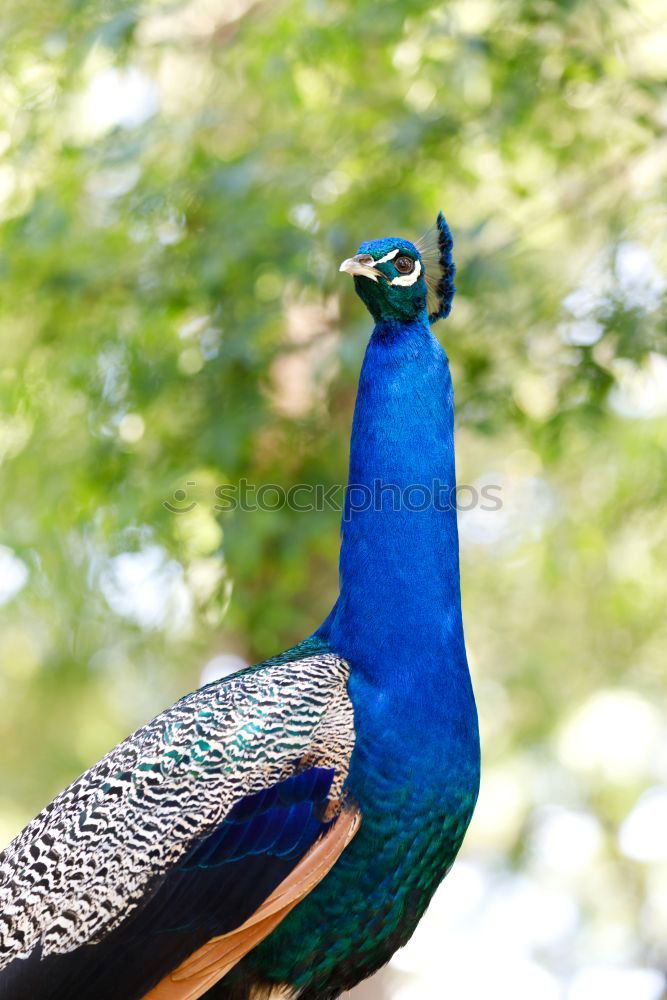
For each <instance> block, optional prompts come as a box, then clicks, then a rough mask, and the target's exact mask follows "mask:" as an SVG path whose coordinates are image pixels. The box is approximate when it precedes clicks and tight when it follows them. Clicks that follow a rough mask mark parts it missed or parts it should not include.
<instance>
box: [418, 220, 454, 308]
mask: <svg viewBox="0 0 667 1000" xmlns="http://www.w3.org/2000/svg"><path fill="white" fill-rule="evenodd" d="M415 245H416V247H417V249H418V250H419V253H420V255H421V257H422V260H423V261H424V267H425V270H426V286H427V288H428V299H427V308H428V319H429V323H437V321H438V320H439V319H445V318H446V317H447V316H449V313H450V311H451V308H452V299H453V298H454V292H455V290H456V289H455V287H454V275H455V274H456V265H455V264H454V261H453V259H452V250H453V249H454V240H453V239H452V234H451V232H450V229H449V226H448V225H447V222H446V221H445V217H444V215H443V214H442V212H439V213H438V218H437V221H436V223H435V225H434V226H432V227H431V229H429V230H428V232H426V233H425V234H424V235H423V236H422V238H421V239H420V240H419V241H418V242H417V243H416V244H415Z"/></svg>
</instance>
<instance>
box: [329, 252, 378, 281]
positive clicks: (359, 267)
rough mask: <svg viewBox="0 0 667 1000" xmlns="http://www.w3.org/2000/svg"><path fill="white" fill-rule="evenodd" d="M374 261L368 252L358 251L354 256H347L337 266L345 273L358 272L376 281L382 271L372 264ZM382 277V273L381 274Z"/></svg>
mask: <svg viewBox="0 0 667 1000" xmlns="http://www.w3.org/2000/svg"><path fill="white" fill-rule="evenodd" d="M374 265H375V261H374V260H373V258H372V257H371V255H370V254H369V253H358V254H357V255H356V257H348V258H347V260H344V261H343V263H342V264H341V265H340V267H339V268H338V270H339V271H345V272H346V273H347V274H360V275H363V276H364V277H365V278H370V279H371V281H377V280H378V276H380V275H382V272H381V271H379V270H378V269H377V267H375V266H374ZM382 276H383V277H384V275H382Z"/></svg>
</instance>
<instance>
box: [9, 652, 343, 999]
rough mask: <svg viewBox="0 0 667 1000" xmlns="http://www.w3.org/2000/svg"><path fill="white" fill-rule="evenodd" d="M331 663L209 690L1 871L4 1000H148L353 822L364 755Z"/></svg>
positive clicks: (58, 804) (68, 796)
mask: <svg viewBox="0 0 667 1000" xmlns="http://www.w3.org/2000/svg"><path fill="white" fill-rule="evenodd" d="M347 676H348V668H347V665H346V664H345V662H344V661H343V660H341V659H340V658H338V657H336V656H335V655H333V654H330V653H320V654H318V655H312V656H306V657H304V658H302V659H297V660H292V661H289V662H283V663H272V664H267V665H263V666H261V667H260V668H255V669H253V670H249V671H244V672H242V673H240V674H237V675H234V676H233V677H230V678H227V679H226V680H223V681H220V682H216V683H214V684H211V685H208V686H207V687H205V688H201V689H200V690H198V691H195V692H194V693H192V694H190V695H188V696H187V697H185V698H183V699H182V700H181V701H179V702H177V703H176V704H175V705H174V706H173V707H172V708H170V709H168V710H167V711H165V712H163V713H162V714H161V715H159V716H158V717H157V718H156V719H154V720H153V721H152V722H151V723H149V724H148V725H146V726H144V727H143V728H142V729H139V730H138V731H137V732H136V733H134V734H133V735H132V736H130V737H129V738H128V739H127V740H125V741H124V742H123V743H121V744H119V745H118V746H117V747H116V748H115V749H114V750H112V751H111V752H110V753H109V754H107V756H106V757H104V758H103V759H102V760H101V761H100V762H99V763H98V764H97V765H95V766H94V767H92V768H91V769H90V770H89V771H87V772H86V773H85V774H84V775H82V777H80V778H79V779H78V780H77V781H75V782H74V783H73V784H72V785H70V787H69V788H67V789H66V790H65V791H64V792H62V793H61V794H60V795H59V796H58V797H57V798H56V799H54V800H53V802H52V803H51V804H50V805H48V806H47V807H46V808H45V809H44V810H43V811H42V812H41V813H40V814H39V815H38V816H37V817H36V818H35V819H34V820H33V821H32V823H30V824H29V826H27V827H26V828H25V830H24V831H23V832H22V833H21V834H20V835H19V836H18V837H17V838H16V839H15V840H14V841H13V843H12V844H10V846H9V847H8V848H7V850H6V851H5V852H4V854H3V855H1V856H0V998H1V1000H10V998H11V1000H21V998H23V997H25V998H26V1000H28V998H31V1000H35V998H39V1000H47V998H48V1000H64V998H65V997H68V998H69V997H73V996H76V997H77V998H79V1000H84V998H88V997H90V998H93V997H94V998H95V1000H105V998H118V997H121V996H122V997H123V1000H131V998H132V997H141V996H143V995H144V994H145V993H146V992H148V990H149V989H150V988H152V987H153V986H154V985H155V984H156V983H157V982H159V981H160V979H161V978H162V977H163V976H164V975H165V973H166V972H168V971H169V970H170V969H172V968H174V967H175V966H177V965H178V964H179V962H181V961H183V960H185V959H186V958H187V957H188V956H189V955H191V954H193V952H195V951H196V949H197V948H199V947H200V946H201V945H203V944H204V943H205V942H206V941H208V940H209V939H210V938H211V937H212V936H214V935H220V934H225V933H227V932H229V931H231V930H233V929H234V928H237V927H239V926H241V925H242V924H243V923H244V921H246V920H247V919H248V918H249V917H250V916H251V914H252V913H253V912H254V911H255V910H256V909H257V907H258V906H260V904H261V903H262V902H263V901H264V900H266V899H267V897H269V896H270V895H271V893H272V892H273V891H274V890H275V889H276V887H277V886H278V885H280V883H281V882H282V881H283V880H284V879H285V878H286V877H287V875H289V873H290V872H291V871H293V870H294V868H295V866H297V865H298V864H299V862H300V861H301V859H303V858H304V856H305V855H306V853H307V852H308V851H309V849H310V848H311V847H312V845H313V844H314V843H315V842H316V841H317V840H318V838H320V837H321V836H322V835H323V833H326V831H327V829H328V828H329V827H330V825H331V822H332V817H333V818H334V822H335V816H336V815H337V813H338V812H340V809H341V808H342V805H343V803H342V791H343V784H344V781H345V778H346V775H347V770H348V764H349V759H350V754H351V752H352V748H353V744H354V728H353V719H352V708H351V704H350V701H349V698H348V695H347Z"/></svg>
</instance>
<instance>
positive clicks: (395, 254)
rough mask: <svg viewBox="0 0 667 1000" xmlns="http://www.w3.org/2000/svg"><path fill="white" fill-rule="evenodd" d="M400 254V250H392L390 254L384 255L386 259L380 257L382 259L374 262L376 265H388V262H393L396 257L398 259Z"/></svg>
mask: <svg viewBox="0 0 667 1000" xmlns="http://www.w3.org/2000/svg"><path fill="white" fill-rule="evenodd" d="M400 252H401V251H400V250H398V249H397V250H390V251H389V253H386V254H385V255H384V257H380V259H379V260H376V261H374V263H375V264H386V263H387V261H388V260H393V259H394V257H398V255H399V253H400Z"/></svg>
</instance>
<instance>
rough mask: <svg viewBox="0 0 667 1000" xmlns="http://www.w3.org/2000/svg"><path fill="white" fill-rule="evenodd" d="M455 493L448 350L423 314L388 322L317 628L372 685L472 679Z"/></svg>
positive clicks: (431, 686) (369, 360) (366, 387)
mask: <svg viewBox="0 0 667 1000" xmlns="http://www.w3.org/2000/svg"><path fill="white" fill-rule="evenodd" d="M434 485H435V490H436V491H437V489H438V485H439V487H440V490H439V496H438V495H434ZM454 486H455V468H454V402H453V393H452V381H451V376H450V373H449V365H448V362H447V357H446V355H445V352H444V351H443V349H442V348H441V347H440V345H439V344H438V342H437V341H436V340H435V338H434V337H433V335H432V334H431V330H430V327H429V324H428V319H427V316H426V312H424V313H423V314H422V315H420V316H419V317H418V318H417V319H415V320H413V321H411V322H409V323H399V322H397V321H380V322H378V323H377V325H376V326H375V329H374V330H373V335H372V337H371V340H370V342H369V344H368V348H367V350H366V356H365V359H364V363H363V367H362V370H361V376H360V381H359V391H358V395H357V402H356V407H355V412H354V423H353V428H352V440H351V446H350V479H349V485H348V491H347V496H346V508H345V513H344V516H343V526H342V544H341V554H340V584H341V586H340V597H339V599H338V602H337V604H336V606H335V607H334V609H333V611H332V612H331V614H330V615H329V617H328V618H327V620H326V621H325V622H324V624H323V625H322V626H321V628H320V630H319V632H318V635H319V636H320V637H321V638H323V639H325V640H326V641H327V642H328V643H329V644H330V646H331V648H332V649H334V650H335V651H336V652H338V653H340V654H341V655H342V656H344V657H345V658H346V659H347V660H348V661H349V662H350V663H351V664H352V666H353V669H354V670H355V672H357V674H360V675H361V676H362V677H363V678H365V679H366V680H367V681H368V682H369V683H370V684H371V685H373V686H375V685H376V684H381V685H382V686H383V688H385V689H386V688H387V687H389V688H390V689H391V688H392V687H393V689H395V690H397V691H399V690H401V689H405V686H406V685H408V684H410V683H411V682H412V681H413V680H414V679H416V678H417V677H418V679H419V687H420V690H422V691H423V693H424V695H425V697H429V696H431V695H432V694H434V693H435V691H436V690H437V691H439V692H440V691H441V690H442V682H443V680H444V677H443V674H444V673H447V674H448V676H449V682H450V683H451V682H454V680H455V677H454V675H456V677H457V678H458V679H460V676H461V671H463V672H464V674H465V677H466V678H467V664H466V657H465V649H464V644H463V626H462V621H461V599H460V589H459V556H458V534H457V524H456V510H455V508H454V507H453V505H452V503H453V496H452V491H453V489H454ZM392 487H393V488H392ZM399 493H400V501H399ZM406 503H407V505H406ZM380 507H381V509H380ZM421 507H424V509H419V508H421ZM395 508H396V509H395ZM429 681H430V682H431V683H429Z"/></svg>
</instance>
